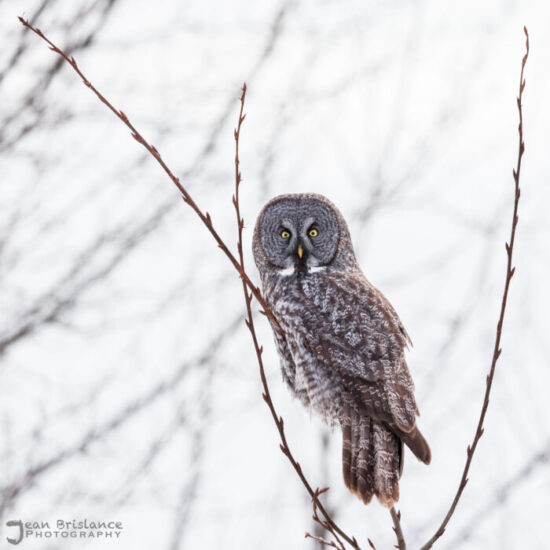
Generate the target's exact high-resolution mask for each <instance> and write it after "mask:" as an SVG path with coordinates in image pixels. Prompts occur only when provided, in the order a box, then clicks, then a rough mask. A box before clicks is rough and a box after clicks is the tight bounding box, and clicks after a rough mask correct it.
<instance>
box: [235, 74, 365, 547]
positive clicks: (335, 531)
mask: <svg viewBox="0 0 550 550" xmlns="http://www.w3.org/2000/svg"><path fill="white" fill-rule="evenodd" d="M245 97H246V84H243V88H242V94H241V109H240V112H239V121H238V123H237V128H236V129H235V133H234V136H235V194H234V195H233V206H234V208H235V214H236V216H237V235H238V237H237V250H238V253H239V263H240V268H241V272H242V273H243V274H244V273H245V272H246V270H245V266H244V254H243V239H242V236H243V228H244V220H243V218H242V216H241V210H240V202H239V189H240V185H241V180H242V177H241V171H240V168H239V165H240V161H239V138H240V135H241V126H242V123H243V121H244V119H245V116H246V115H245V114H244V113H243V111H244V100H245ZM242 282H243V293H244V301H245V304H246V315H247V319H246V326H247V327H248V330H249V331H250V336H251V337H252V342H253V344H254V349H255V351H256V356H257V358H258V366H259V369H260V378H261V380H262V385H263V394H262V395H263V398H264V401H265V403H266V404H267V406H268V408H269V410H270V412H271V416H272V417H273V420H274V422H275V425H276V426H277V430H278V431H279V437H280V439H281V445H280V447H281V451H282V452H283V454H284V455H285V456H286V457H287V458H288V460H289V461H290V463H291V464H292V466H293V467H294V470H296V473H297V474H298V476H299V477H300V480H301V481H302V483H303V484H304V487H305V488H306V490H307V492H308V493H309V494H310V496H311V498H312V502H313V514H314V515H313V519H314V520H315V521H317V522H318V523H319V524H320V525H322V526H323V527H324V528H325V529H326V530H327V531H329V532H330V533H331V534H332V535H333V536H334V538H335V540H336V543H337V544H339V546H334V548H340V549H342V550H344V549H345V547H344V545H343V543H342V542H341V541H340V539H339V538H338V535H340V536H341V537H342V538H343V539H344V540H346V542H348V544H350V545H351V546H352V547H353V548H356V549H359V546H358V545H357V541H356V540H355V539H354V538H352V537H349V536H348V535H347V534H346V533H345V532H344V531H342V529H340V527H339V526H338V525H337V524H336V523H335V521H334V520H333V519H332V517H331V516H330V514H329V513H328V512H327V510H326V509H325V508H324V506H323V505H322V503H321V502H320V500H319V495H320V494H321V493H324V492H325V491H326V490H327V489H323V490H321V491H320V490H319V489H316V490H315V491H314V490H313V488H312V487H311V485H310V484H309V482H308V480H307V478H306V477H305V475H304V473H303V472H302V467H301V466H300V464H299V463H298V462H297V461H296V459H295V458H294V456H293V455H292V452H291V450H290V448H289V446H288V443H287V441H286V435H285V430H284V422H283V419H282V417H281V416H279V414H278V413H277V411H276V410H275V405H274V404H273V401H272V399H271V393H270V391H269V386H268V384H267V378H266V376H265V369H264V364H263V359H262V353H263V347H262V346H260V344H259V342H258V337H257V335H256V329H255V326H254V318H253V316H252V295H251V294H249V292H248V289H247V285H246V282H245V279H244V277H243V280H242ZM318 509H319V510H320V511H321V514H322V515H323V517H324V518H325V519H324V520H321V519H320V518H319V516H318V514H317V510H318ZM306 536H307V534H306ZM310 536H311V535H310ZM312 538H315V540H317V541H318V542H320V540H321V539H320V538H319V537H313V536H312Z"/></svg>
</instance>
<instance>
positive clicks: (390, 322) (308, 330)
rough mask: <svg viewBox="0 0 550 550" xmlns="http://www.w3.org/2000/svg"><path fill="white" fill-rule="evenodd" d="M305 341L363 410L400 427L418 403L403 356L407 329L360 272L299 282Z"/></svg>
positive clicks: (411, 420) (411, 421)
mask: <svg viewBox="0 0 550 550" xmlns="http://www.w3.org/2000/svg"><path fill="white" fill-rule="evenodd" d="M302 288H303V291H304V295H305V297H306V299H307V301H308V307H305V308H303V309H304V311H303V312H302V323H303V325H304V329H305V330H304V335H303V337H304V338H305V345H306V346H307V348H308V350H309V352H310V353H311V354H312V355H314V356H315V357H316V358H317V359H318V360H320V361H322V362H323V363H325V364H326V365H329V366H330V367H332V368H333V369H334V370H335V371H336V372H337V373H338V375H339V377H340V379H341V380H342V383H343V385H344V387H345V388H346V389H347V390H348V391H349V392H351V393H352V394H353V395H354V396H355V399H356V400H357V401H359V402H360V403H361V404H362V406H364V408H365V409H366V411H367V413H368V414H369V415H371V416H373V417H374V418H377V419H378V420H381V421H384V422H387V423H388V424H390V425H393V426H395V427H396V428H398V429H399V430H402V431H404V432H409V431H410V430H412V429H413V428H414V426H415V422H416V415H417V414H418V409H417V406H416V401H415V399H414V384H413V381H412V378H411V376H410V374H409V369H408V367H407V364H406V362H405V358H404V351H405V347H406V346H407V343H408V341H409V339H408V335H407V333H406V331H405V329H404V327H403V324H402V323H401V321H400V320H399V317H398V316H397V313H396V312H395V310H394V309H393V307H392V306H391V304H390V303H389V302H388V300H387V299H386V298H385V297H384V296H383V294H382V293H380V292H379V291H378V290H377V289H376V288H375V287H373V286H372V285H371V284H370V283H369V282H368V281H367V279H366V278H365V277H364V276H363V275H362V274H361V273H358V272H357V273H340V274H338V276H335V275H330V274H328V273H325V274H323V276H313V277H305V278H304V279H303V282H302Z"/></svg>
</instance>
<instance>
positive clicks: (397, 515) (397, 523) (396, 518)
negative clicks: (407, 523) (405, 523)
mask: <svg viewBox="0 0 550 550" xmlns="http://www.w3.org/2000/svg"><path fill="white" fill-rule="evenodd" d="M390 515H391V519H392V521H393V530H394V532H395V536H396V537H397V546H396V548H399V550H407V545H406V543H405V537H404V536H403V529H401V512H397V511H396V509H395V507H394V506H392V507H391V508H390Z"/></svg>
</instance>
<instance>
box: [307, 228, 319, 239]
mask: <svg viewBox="0 0 550 550" xmlns="http://www.w3.org/2000/svg"><path fill="white" fill-rule="evenodd" d="M308 235H309V236H310V237H312V238H315V237H317V236H318V235H319V231H318V230H317V229H315V227H312V228H311V229H310V230H309V232H308Z"/></svg>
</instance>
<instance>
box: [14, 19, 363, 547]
mask: <svg viewBox="0 0 550 550" xmlns="http://www.w3.org/2000/svg"><path fill="white" fill-rule="evenodd" d="M19 21H20V22H21V24H22V25H24V26H25V27H26V28H28V29H30V30H31V31H33V32H34V33H35V34H37V35H38V36H39V37H40V38H42V40H44V41H45V42H46V43H47V44H48V46H49V48H50V49H51V50H52V51H53V52H55V53H57V54H58V55H60V56H61V57H62V58H63V59H64V60H65V61H66V62H67V63H69V65H71V67H72V68H73V69H74V71H75V72H76V73H77V74H78V75H79V76H80V78H81V79H82V81H83V83H84V84H85V85H86V86H87V87H88V88H89V89H90V90H91V91H92V92H93V93H94V94H95V95H96V97H97V98H98V99H99V100H100V101H101V102H102V103H103V104H104V105H105V106H106V107H107V108H108V109H109V110H110V111H111V112H112V113H113V114H114V115H115V116H116V117H117V118H118V119H119V120H121V121H122V122H123V123H124V124H125V125H126V126H127V127H128V128H129V129H130V132H131V135H132V137H133V138H134V139H135V140H136V141H137V142H138V143H140V144H141V145H142V146H143V147H144V148H145V149H146V150H147V151H148V152H149V153H150V154H151V155H152V156H153V157H154V158H155V160H156V161H157V162H158V164H160V166H161V167H162V169H163V170H164V171H165V172H166V174H167V175H168V176H169V178H170V179H171V180H172V182H173V183H174V184H175V185H176V187H177V188H178V190H179V192H180V193H181V195H182V198H183V200H184V201H185V202H186V203H187V204H188V205H189V206H190V207H191V208H192V209H193V210H194V211H195V213H196V214H197V215H198V217H199V218H200V219H201V221H202V222H203V224H204V225H205V226H206V228H207V229H208V231H209V232H210V234H211V235H212V237H213V238H214V239H215V241H216V243H217V244H218V247H219V248H220V249H221V250H222V251H223V253H224V254H225V255H226V257H227V258H228V259H229V261H230V262H231V264H232V265H233V267H234V268H235V269H236V270H237V272H238V273H239V276H240V278H241V280H242V284H243V290H244V295H245V302H246V308H247V316H248V319H247V320H246V324H247V326H248V328H249V330H250V333H251V335H252V339H253V342H254V347H255V350H256V354H257V357H258V362H259V368H260V377H261V380H262V385H263V388H264V391H263V394H262V396H263V399H264V401H265V402H266V403H267V406H268V407H269V410H270V412H271V415H272V416H273V419H274V421H275V424H276V426H277V430H278V431H279V436H280V439H281V444H280V448H281V451H282V452H283V454H284V455H285V456H286V457H287V458H288V460H289V461H290V463H291V464H292V466H293V467H294V469H295V471H296V473H297V474H298V476H299V478H300V480H301V481H302V483H303V485H304V487H305V488H306V490H307V491H308V493H309V494H310V496H311V498H312V500H313V503H314V510H317V509H318V510H319V511H320V512H321V514H322V515H323V517H324V520H321V521H323V522H324V523H323V525H325V524H326V526H328V527H327V529H328V530H329V531H330V532H331V533H332V534H333V536H334V537H335V539H336V540H340V539H338V535H340V537H342V539H344V540H345V541H346V542H347V543H348V544H349V545H350V546H351V547H352V548H354V549H355V550H360V547H359V545H358V543H357V541H356V540H355V538H354V537H350V536H348V535H347V534H346V533H345V532H344V531H343V530H342V529H341V528H340V527H339V526H338V525H337V524H336V523H335V522H334V520H333V519H332V518H331V516H330V514H329V513H328V512H327V511H326V509H325V508H324V507H323V505H322V503H321V502H320V501H319V495H320V494H321V493H322V492H323V491H319V490H315V491H314V490H313V489H312V487H311V485H310V484H309V482H308V480H307V479H306V477H305V476H304V474H303V472H302V468H301V466H300V464H299V463H298V462H297V461H296V459H295V458H294V456H293V455H292V453H291V451H290V448H289V446H288V443H287V440H286V435H285V431H284V422H283V419H282V417H280V416H279V415H278V414H277V411H276V410H275V407H274V404H273V401H272V400H271V395H270V392H269V387H268V384H267V378H266V376H265V370H264V367H263V361H262V353H263V347H262V346H260V345H259V343H258V340H257V337H256V332H255V330H254V325H253V320H252V307H251V302H252V296H254V298H256V300H257V301H258V303H259V304H260V306H261V307H262V309H263V311H262V313H264V314H265V315H266V316H267V317H269V319H270V320H271V321H272V322H273V324H274V325H275V326H276V327H277V328H278V329H279V330H281V332H282V329H281V327H280V325H279V323H278V322H277V319H276V318H275V317H274V316H273V314H272V313H271V311H270V310H269V307H268V306H267V304H266V303H265V301H264V298H263V296H262V294H261V292H260V289H259V288H258V287H257V286H255V285H254V284H253V283H252V281H251V280H250V278H249V277H248V275H247V274H246V272H245V270H244V257H243V250H242V230H243V228H244V221H243V220H242V217H241V215H240V207H239V185H240V181H241V175H240V171H239V158H238V145H239V143H238V141H239V136H240V129H241V125H242V122H243V120H244V116H243V109H244V98H245V93H246V85H245V86H243V93H242V96H241V110H240V114H239V122H238V126H237V129H236V130H235V141H236V156H235V174H236V188H235V196H234V197H233V203H234V206H235V210H236V213H237V220H238V239H239V241H238V255H239V260H237V258H236V257H235V256H234V255H233V254H232V253H231V251H230V250H229V248H228V247H227V245H226V244H225V242H224V241H223V240H222V238H221V237H220V235H219V234H218V232H217V231H216V229H215V228H214V225H213V223H212V219H211V217H210V214H209V213H208V212H206V211H203V210H202V209H201V208H200V207H199V206H198V204H197V203H196V202H195V201H194V200H193V198H192V197H191V195H190V194H189V192H188V191H187V189H186V188H185V187H184V186H183V185H182V184H181V182H180V180H179V178H178V177H176V176H175V175H174V173H173V172H172V171H171V170H170V168H169V167H168V165H167V164H166V163H165V162H164V160H163V159H162V157H161V155H160V153H159V152H158V150H157V149H156V148H155V146H154V145H152V144H150V143H149V142H148V141H147V140H146V139H145V138H144V137H143V136H142V135H141V133H140V132H139V131H138V130H137V128H136V127H135V126H134V125H133V124H132V123H131V122H130V120H129V118H128V117H127V116H126V114H125V113H124V112H123V111H121V110H118V109H116V108H115V107H114V106H113V104H112V103H111V102H110V101H109V100H108V99H107V98H106V97H105V96H104V95H103V94H102V93H101V92H99V90H98V89H97V88H96V87H95V86H94V85H93V84H92V83H91V82H90V81H89V80H88V79H87V78H86V76H85V75H84V74H83V73H82V71H81V70H80V68H79V67H78V64H77V62H76V60H75V59H74V57H69V56H68V55H67V54H66V53H65V52H64V51H63V50H61V49H60V48H58V47H57V46H56V45H55V44H54V43H53V42H52V41H51V40H50V39H49V38H47V37H46V36H45V35H44V33H43V32H42V31H41V30H40V29H38V28H36V27H34V26H33V25H31V24H30V23H29V22H28V21H26V20H25V19H24V18H22V17H19ZM249 290H250V292H249ZM369 543H370V541H369ZM340 544H342V543H341V542H340Z"/></svg>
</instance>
